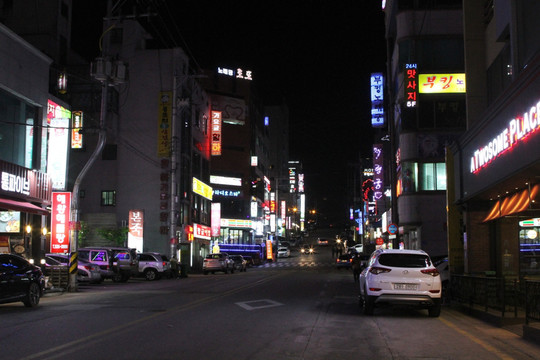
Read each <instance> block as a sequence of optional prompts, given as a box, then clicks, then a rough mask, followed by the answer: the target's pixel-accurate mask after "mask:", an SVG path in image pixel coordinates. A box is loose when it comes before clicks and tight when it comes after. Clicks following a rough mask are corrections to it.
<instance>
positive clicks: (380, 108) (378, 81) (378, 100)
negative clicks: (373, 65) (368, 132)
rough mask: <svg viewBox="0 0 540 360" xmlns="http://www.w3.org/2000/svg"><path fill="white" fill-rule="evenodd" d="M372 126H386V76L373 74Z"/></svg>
mask: <svg viewBox="0 0 540 360" xmlns="http://www.w3.org/2000/svg"><path fill="white" fill-rule="evenodd" d="M371 126H372V127H382V126H384V76H383V74H382V73H373V74H371Z"/></svg>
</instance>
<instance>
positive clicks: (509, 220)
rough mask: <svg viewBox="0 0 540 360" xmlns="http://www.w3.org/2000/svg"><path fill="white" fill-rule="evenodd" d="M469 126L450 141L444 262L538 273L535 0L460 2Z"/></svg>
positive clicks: (539, 105)
mask: <svg viewBox="0 0 540 360" xmlns="http://www.w3.org/2000/svg"><path fill="white" fill-rule="evenodd" d="M463 6H464V8H463V14H464V15H463V16H464V39H465V70H466V74H467V77H466V80H467V95H466V97H467V131H466V132H465V134H464V135H463V136H461V137H460V138H459V140H458V141H457V142H455V143H454V145H453V146H452V152H451V156H452V157H451V161H452V164H453V165H454V166H453V171H454V181H453V183H454V186H453V188H452V197H451V199H450V202H449V203H450V204H452V205H454V206H453V207H450V209H449V213H450V214H452V217H449V218H450V219H451V220H452V222H449V225H451V226H449V229H450V230H452V232H451V236H450V239H449V241H450V256H451V258H450V265H451V266H453V267H454V271H456V272H465V273H469V274H478V273H484V272H486V271H494V272H495V273H496V274H497V276H519V277H520V278H529V277H536V276H538V275H540V264H539V263H540V245H539V244H540V237H539V234H540V207H539V204H538V203H539V200H540V195H539V193H540V151H539V149H540V121H539V118H538V114H539V113H540V80H539V79H540V77H539V75H540V39H539V38H538V36H537V34H538V33H539V31H540V24H539V23H538V20H537V17H538V14H539V13H540V3H539V2H537V1H510V0H496V1H464V2H463Z"/></svg>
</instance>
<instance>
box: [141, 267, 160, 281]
mask: <svg viewBox="0 0 540 360" xmlns="http://www.w3.org/2000/svg"><path fill="white" fill-rule="evenodd" d="M144 278H145V279H146V280H148V281H154V280H156V279H157V271H156V270H155V269H146V270H145V271H144Z"/></svg>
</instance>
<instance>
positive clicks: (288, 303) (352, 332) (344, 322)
mask: <svg viewBox="0 0 540 360" xmlns="http://www.w3.org/2000/svg"><path fill="white" fill-rule="evenodd" d="M357 295H358V292H357V289H356V287H355V283H354V281H353V277H352V274H351V272H350V271H348V270H337V269H336V268H335V267H334V266H333V260H332V256H331V251H330V247H325V248H318V251H317V253H316V254H314V255H300V254H299V253H298V252H296V251H293V252H292V256H291V257H290V258H287V259H279V260H278V261H277V262H275V263H270V264H266V265H264V266H260V267H256V268H250V269H248V271H247V272H245V273H239V272H235V273H234V274H222V273H216V274H214V275H211V274H210V275H206V276H205V275H199V274H190V276H189V277H188V278H184V279H179V280H167V279H163V280H158V281H153V282H147V281H145V280H143V279H135V280H130V281H129V282H128V283H124V284H118V283H112V282H110V281H106V282H104V283H103V284H101V285H82V286H81V287H80V291H79V292H77V293H67V294H62V295H58V296H47V297H45V298H43V299H42V301H41V303H40V306H39V307H38V308H37V309H26V308H25V307H24V306H23V305H22V304H6V305H1V306H0V319H1V321H0V359H10V360H12V359H77V360H85V359H117V360H120V359H197V360H201V359H203V360H205V359H235V360H238V359H269V360H270V359H271V360H276V359H278V360H279V359H285V360H292V359H310V360H311V359H325V360H326V359H328V360H334V359H476V360H478V359H535V358H538V357H539V354H540V347H538V346H535V345H532V344H530V343H528V342H526V341H524V340H522V339H521V337H520V336H518V335H516V334H514V333H512V332H509V331H507V330H504V329H500V328H496V327H493V326H491V325H489V324H486V323H484V322H481V321H479V320H476V319H474V318H471V317H469V316H467V315H464V314H462V313H460V312H458V311H456V310H454V309H452V308H449V307H445V308H443V311H442V314H441V316H440V317H439V318H429V317H428V316H427V311H426V310H416V309H410V308H380V309H377V310H376V312H375V315H374V316H365V315H362V313H361V311H360V309H359V308H358V300H357Z"/></svg>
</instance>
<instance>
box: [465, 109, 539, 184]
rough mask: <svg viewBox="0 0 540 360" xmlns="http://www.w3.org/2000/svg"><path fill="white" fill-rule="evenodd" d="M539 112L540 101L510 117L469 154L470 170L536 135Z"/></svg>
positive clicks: (486, 163) (479, 166)
mask: <svg viewBox="0 0 540 360" xmlns="http://www.w3.org/2000/svg"><path fill="white" fill-rule="evenodd" d="M539 113H540V101H539V102H537V103H536V104H534V105H533V106H532V107H530V108H529V110H528V111H526V112H524V113H523V114H521V115H520V116H516V117H515V118H514V119H511V120H510V121H509V122H508V124H507V126H506V127H505V128H504V129H502V131H501V132H500V133H499V134H497V135H496V136H494V137H493V139H492V140H490V141H489V142H488V143H487V144H485V145H484V146H483V147H481V148H478V149H477V150H475V151H474V153H473V155H472V156H471V167H470V172H471V173H476V172H478V171H479V170H480V169H482V168H484V167H486V166H488V165H489V164H490V163H491V162H493V161H494V160H495V159H496V158H497V157H499V156H500V155H501V154H503V153H504V152H506V151H508V150H509V149H511V148H512V147H513V146H515V145H516V144H519V143H521V142H522V141H524V140H525V139H526V138H527V137H528V136H531V135H532V134H533V133H535V132H536V136H538V133H537V131H538V128H540V121H539V119H538V114H539Z"/></svg>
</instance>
